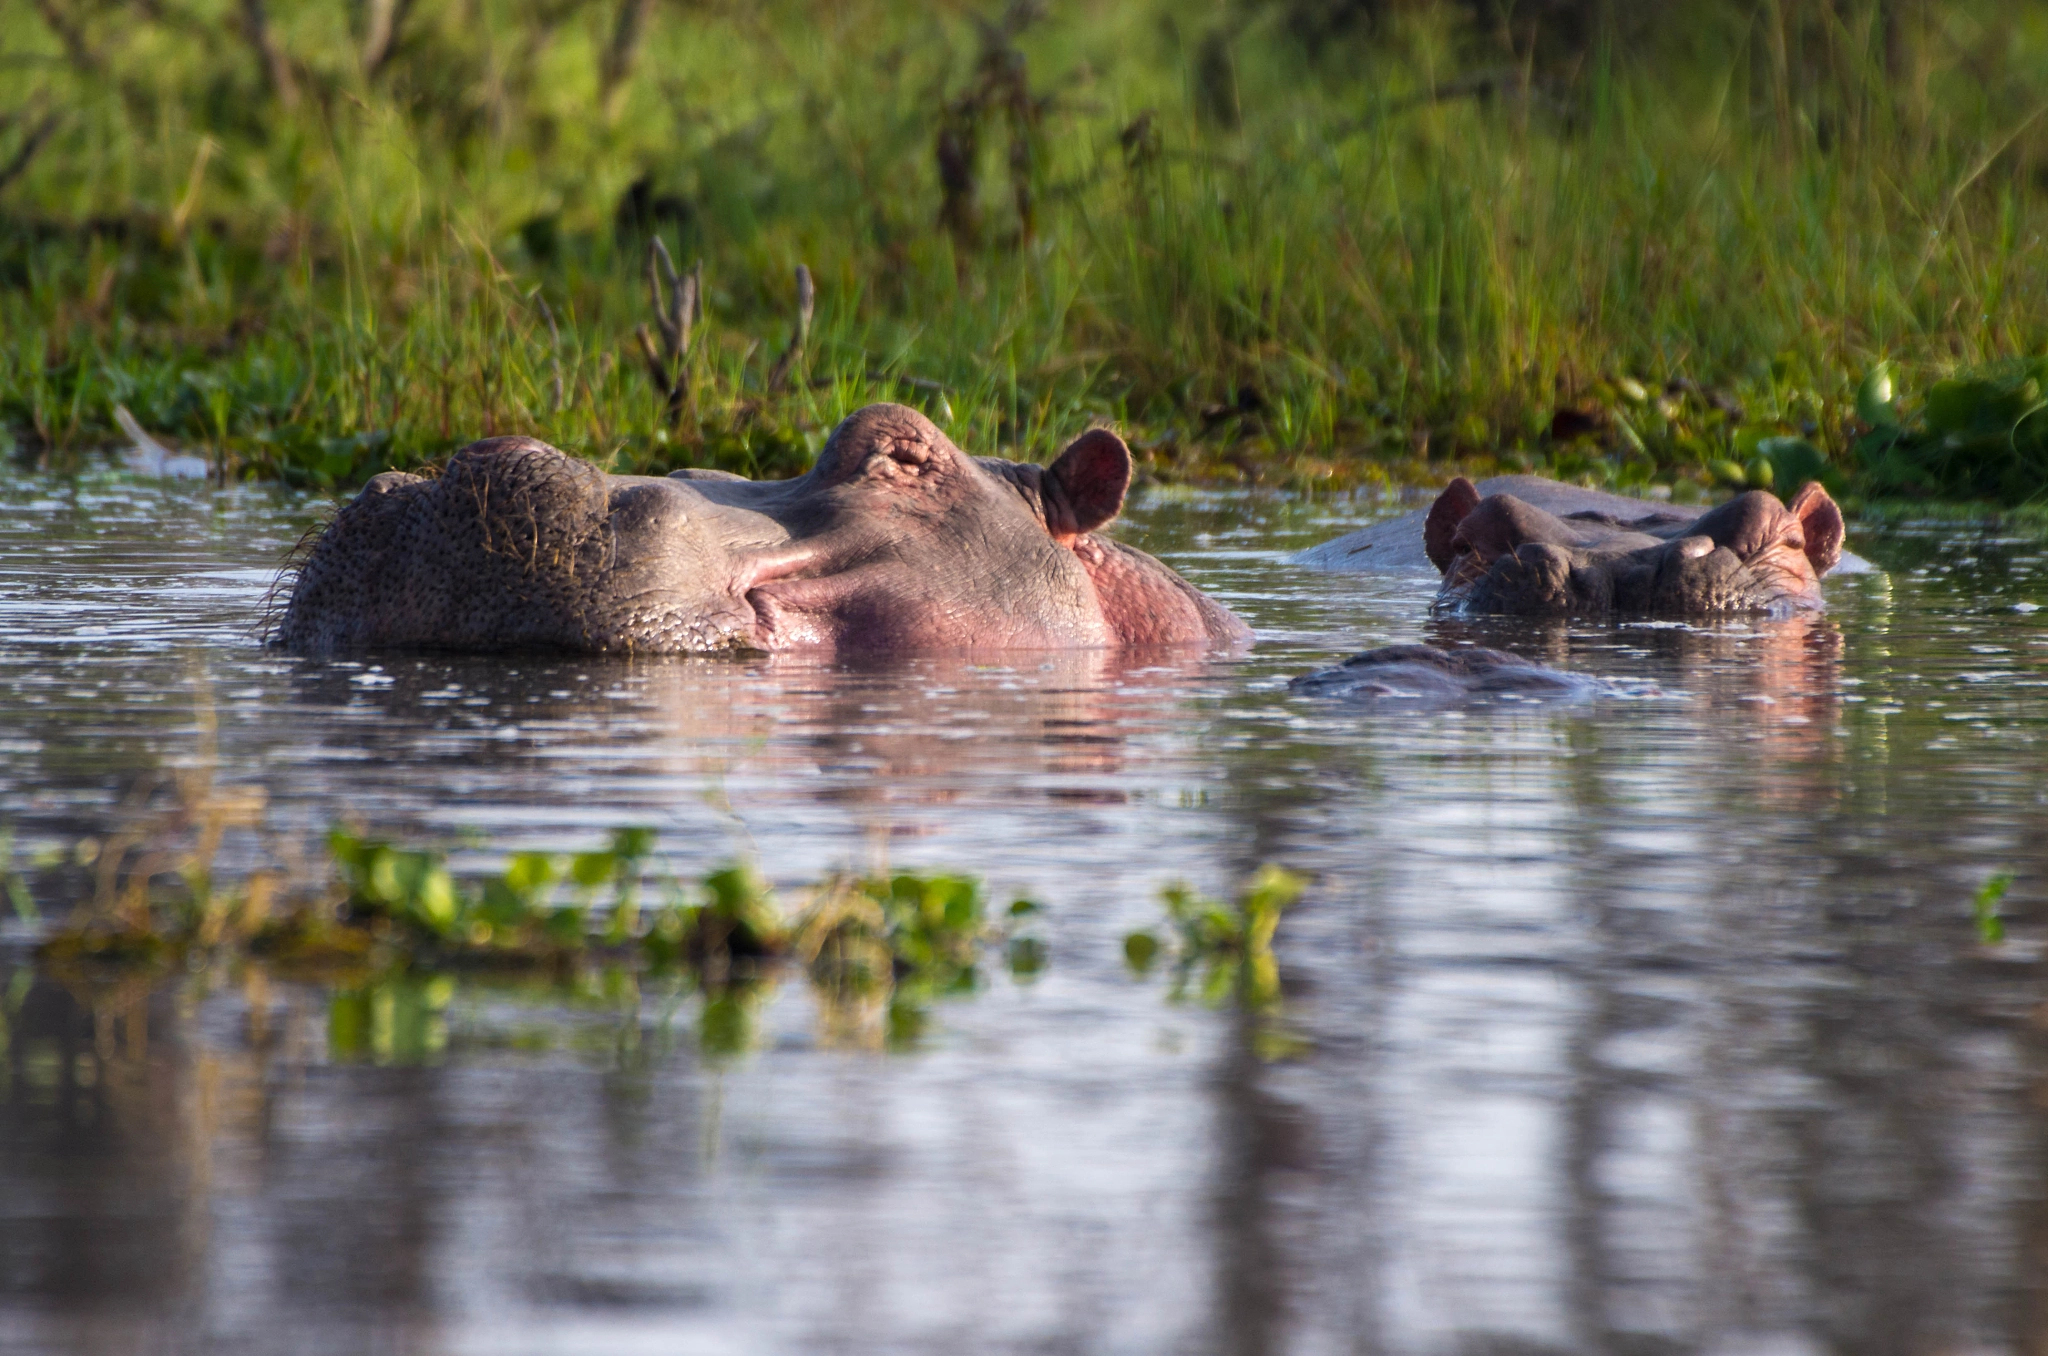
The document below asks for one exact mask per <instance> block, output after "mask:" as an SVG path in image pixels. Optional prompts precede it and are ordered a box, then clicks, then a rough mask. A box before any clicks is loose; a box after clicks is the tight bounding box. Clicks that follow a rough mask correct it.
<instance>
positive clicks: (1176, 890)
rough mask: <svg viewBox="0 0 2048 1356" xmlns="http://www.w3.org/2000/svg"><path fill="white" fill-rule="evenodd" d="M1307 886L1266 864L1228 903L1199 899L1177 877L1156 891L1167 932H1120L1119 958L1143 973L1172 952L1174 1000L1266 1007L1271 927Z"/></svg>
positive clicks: (1271, 993) (1276, 977)
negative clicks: (1197, 999) (1193, 998)
mask: <svg viewBox="0 0 2048 1356" xmlns="http://www.w3.org/2000/svg"><path fill="white" fill-rule="evenodd" d="M1306 886H1307V882H1306V881H1305V880H1303V879H1302V878H1301V877H1300V876H1297V875H1295V874H1294V873H1293V872H1291V871H1287V870H1284V869H1283V868H1281V867H1278V866H1274V865H1272V864H1271V863H1268V864H1267V865H1265V866H1262V867H1260V868H1259V870H1258V872H1257V874H1255V875H1254V876H1253V877H1252V879H1251V881H1250V882H1249V883H1248V884H1247V885H1246V886H1245V888H1244V890H1243V892H1242V893H1240V894H1239V895H1238V897H1237V898H1236V899H1235V900H1233V901H1231V902H1229V903H1225V902H1222V901H1219V900H1213V899H1205V898H1203V897H1202V896H1200V895H1198V894H1196V893H1195V892H1194V891H1193V890H1192V889H1190V888H1189V887H1188V886H1186V885H1183V884H1180V883H1178V882H1176V883H1175V884H1173V885H1169V886H1167V887H1166V888H1165V889H1164V890H1162V891H1160V902H1161V903H1163V904H1164V905H1165V906H1166V935H1165V937H1164V938H1162V937H1161V936H1160V935H1159V934H1157V933H1154V932H1150V931H1138V932H1133V933H1131V934H1130V935H1129V936H1127V937H1125V938H1124V959H1125V961H1126V962H1127V963H1128V964H1129V965H1130V967H1131V969H1132V970H1134V971H1136V972H1138V973H1139V974H1143V973H1145V972H1147V971H1149V970H1150V969H1151V968H1152V967H1153V965H1154V964H1156V963H1157V962H1159V961H1160V960H1161V959H1162V958H1164V957H1170V958H1171V961H1172V965H1173V990H1172V996H1173V998H1174V999H1175V1000H1176V1001H1178V1000H1179V999H1182V998H1184V997H1186V996H1187V994H1188V993H1189V992H1190V991H1192V992H1194V993H1195V994H1197V995H1198V996H1199V997H1200V998H1201V1000H1202V1001H1203V1002H1204V1003H1206V1004H1208V1005H1210V1006H1212V1007H1214V1006H1220V1005H1222V1004H1224V1003H1228V1002H1232V1001H1235V1002H1236V1003H1238V1004H1239V1005H1241V1006H1243V1007H1246V1008H1250V1009H1254V1010H1259V1009H1266V1008H1271V1007H1273V1006H1275V1005H1277V1004H1278V1003H1279V1001H1280V967H1279V963H1278V962H1277V961H1275V960H1274V958H1273V933H1274V930H1275V929H1277V928H1278V927H1279V926H1280V916H1281V915H1282V914H1283V913H1285V912H1286V911H1287V908H1288V906H1289V905H1291V904H1293V903H1294V901H1295V900H1297V899H1299V898H1300V897H1301V892H1302V890H1303V889H1304V888H1305V887H1306Z"/></svg>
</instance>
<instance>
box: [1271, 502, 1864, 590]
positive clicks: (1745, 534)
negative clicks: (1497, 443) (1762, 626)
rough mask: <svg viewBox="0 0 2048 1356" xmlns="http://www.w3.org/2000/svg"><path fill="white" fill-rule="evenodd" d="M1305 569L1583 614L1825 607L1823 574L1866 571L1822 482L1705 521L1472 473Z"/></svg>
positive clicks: (1701, 516) (1304, 557) (1314, 558)
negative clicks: (1421, 583) (1392, 579)
mask: <svg viewBox="0 0 2048 1356" xmlns="http://www.w3.org/2000/svg"><path fill="white" fill-rule="evenodd" d="M1416 557H1420V559H1419V560H1418V559H1416ZM1297 560H1298V561H1299V562H1300V563H1302V564H1305V565H1310V566H1317V567H1321V568H1325V569H1374V568H1377V569H1403V568H1410V567H1413V566H1416V565H1421V566H1423V567H1425V568H1432V569H1435V570H1436V571H1438V572H1440V574H1441V577H1442V580H1443V585H1442V588H1441V590H1440V591H1439V593H1438V595H1437V608H1438V610H1439V611H1441V612H1452V611H1456V612H1469V613H1507V614H1513V615H1519V616H1578V617H1602V616H1666V617H1690V616H1709V615H1725V614H1730V613H1742V612H1771V613H1784V612H1791V611H1797V610H1800V609H1805V608H1817V607H1820V606H1822V601H1821V594H1820V578H1821V576H1822V575H1824V574H1826V573H1828V572H1829V571H1830V570H1833V569H1836V568H1838V567H1843V566H1845V567H1846V568H1845V570H1844V572H1856V571H1860V570H1864V569H1867V568H1868V566H1866V565H1864V564H1863V562H1861V561H1859V560H1856V559H1855V558H1854V557H1848V556H1845V555H1844V553H1843V552H1842V515H1841V512H1840V510H1839V509H1837V508H1836V507H1835V504H1834V501H1833V500H1831V499H1829V498H1828V495H1827V491H1826V490H1824V489H1822V488H1821V487H1820V486H1819V485H1818V484H1809V485H1807V486H1806V487H1805V488H1803V489H1802V490H1800V492H1799V493H1798V494H1797V495H1795V496H1794V497H1793V501H1792V503H1791V505H1790V506H1787V505H1786V504H1784V503H1781V502H1780V501H1779V500H1778V499H1777V498H1776V497H1774V496H1772V495H1770V494H1767V493H1765V492H1763V491H1761V490H1754V491H1751V492H1749V493H1747V494H1743V495H1739V496H1737V497H1736V498H1734V499H1732V500H1730V501H1729V502H1727V503H1725V504H1722V505H1720V506H1718V507H1716V508H1712V509H1707V510H1705V511H1701V510H1697V509H1686V508H1680V507H1676V506H1672V505H1665V504H1656V503H1650V502H1647V501H1644V500H1636V499H1625V498H1623V497H1621V496H1619V495H1611V494H1603V493H1601V492H1599V491H1597V490H1586V489H1581V488H1579V487H1577V486H1571V485H1564V484H1560V483H1559V482H1557V481H1551V480H1544V479H1541V478H1540V477H1536V476H1500V477H1496V478H1494V479H1492V480H1489V481H1486V482H1484V483H1483V484H1482V485H1478V486H1475V485H1474V484H1473V483H1472V482H1471V481H1469V480H1466V479H1465V478H1464V477H1462V476H1460V477H1458V478H1457V479H1455V480H1453V481H1452V482H1451V484H1450V486H1449V487H1448V488H1447V489H1446V490H1445V491H1444V492H1443V493H1442V494H1441V495H1439V496H1438V497H1437V500H1436V502H1435V503H1434V504H1433V505H1431V506H1430V508H1429V509H1428V510H1427V511H1425V512H1421V513H1416V514H1411V515H1407V516H1406V517H1403V518H1398V519H1394V520H1392V521H1391V522H1387V523H1382V524H1376V525H1375V526H1373V527H1371V528H1367V529H1365V530H1363V531H1361V532H1355V533H1352V534H1350V535H1349V536H1346V537H1342V538H1339V539H1338V540H1336V541H1333V542H1326V543H1324V544H1323V545H1322V546H1319V547H1316V548H1313V549H1312V550H1310V551H1306V552H1303V553H1302V554H1301V555H1300V556H1299V557H1297Z"/></svg>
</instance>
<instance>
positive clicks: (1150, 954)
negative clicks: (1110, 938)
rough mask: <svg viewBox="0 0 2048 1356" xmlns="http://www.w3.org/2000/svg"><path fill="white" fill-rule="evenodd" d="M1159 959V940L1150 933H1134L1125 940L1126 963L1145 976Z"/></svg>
mask: <svg viewBox="0 0 2048 1356" xmlns="http://www.w3.org/2000/svg"><path fill="white" fill-rule="evenodd" d="M1157 959H1159V939H1158V938H1157V937H1154V936H1153V935H1152V934H1151V933H1149V932H1133V933H1131V934H1130V935H1129V936H1127V937H1125V938H1124V963H1125V964H1126V965H1128V966H1130V967H1131V969H1133V970H1135V971H1137V972H1138V973H1139V974H1141V975H1142V974H1144V973H1145V972H1146V971H1147V970H1149V969H1151V968H1152V962H1153V961H1155V960H1157Z"/></svg>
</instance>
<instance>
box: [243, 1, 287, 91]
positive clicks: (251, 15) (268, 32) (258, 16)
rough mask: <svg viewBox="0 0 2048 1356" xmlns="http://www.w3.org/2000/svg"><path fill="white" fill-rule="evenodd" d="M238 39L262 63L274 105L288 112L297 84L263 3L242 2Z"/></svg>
mask: <svg viewBox="0 0 2048 1356" xmlns="http://www.w3.org/2000/svg"><path fill="white" fill-rule="evenodd" d="M242 36H243V37H244V38H247V39H248V41H249V46H251V47H253V48H254V49H255V50H256V59H257V60H258V61H259V62H260V63H262V66H263V75H264V78H265V79H267V80H268V81H269V82H270V92H271V94H272V95H273V96H274V97H275V98H276V99H277V102H278V103H279V104H280V105H282V106H283V107H285V108H288V109H289V108H293V107H296V106H297V104H298V102H299V84H298V81H297V80H295V79H293V77H292V63H291V60H290V59H289V58H288V57H286V56H285V51H284V46H283V44H281V43H280V42H278V40H277V34H276V32H275V31H274V30H272V28H271V26H270V15H269V12H268V11H266V10H265V9H264V8H263V0H242Z"/></svg>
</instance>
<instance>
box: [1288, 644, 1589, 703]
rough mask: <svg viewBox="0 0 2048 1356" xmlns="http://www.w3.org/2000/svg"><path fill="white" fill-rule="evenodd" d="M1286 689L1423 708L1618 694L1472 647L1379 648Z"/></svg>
mask: <svg viewBox="0 0 2048 1356" xmlns="http://www.w3.org/2000/svg"><path fill="white" fill-rule="evenodd" d="M1287 688H1288V690H1289V691H1290V692H1295V693H1299V694H1300V695H1302V696H1305V697H1335V698H1341V699H1344V700H1347V701H1363V702H1383V701H1416V702H1420V703H1422V704H1424V705H1427V706H1441V705H1444V704H1448V703H1455V702H1463V701H1485V700H1488V699H1496V698H1508V699H1510V700H1535V701H1578V700H1583V699H1585V698H1588V697H1594V696H1600V695H1615V694H1618V693H1619V692H1620V691H1621V689H1619V688H1617V687H1616V686H1615V685H1614V684H1612V683H1608V682H1604V681H1602V680H1601V679H1598V678H1593V677H1590V676H1588V675H1586V674H1583V673H1567V672H1565V671H1564V670H1562V669H1553V668H1549V667H1547V666H1545V665H1542V664H1538V663H1536V662H1534V661H1533V660H1529V659H1524V658H1522V657H1521V656H1520V655H1517V654H1509V653H1508V652H1507V651H1505V650H1490V649H1487V648H1485V647H1483V646H1478V645H1467V646H1459V647H1458V648H1456V649H1442V648H1439V647H1438V646H1435V645H1383V646H1381V647H1380V648H1379V649H1376V650H1367V651H1365V652H1364V653H1363V654H1355V655H1352V656H1351V657H1350V658H1349V659H1347V660H1345V661H1344V662H1343V663H1341V664H1337V665H1334V666H1332V667H1330V668H1327V669H1317V670H1316V671H1315V672H1313V673H1304V674H1302V675H1301V676H1300V677H1298V678H1295V679H1293V680H1291V681H1290V682H1289V683H1288V684H1287Z"/></svg>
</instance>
